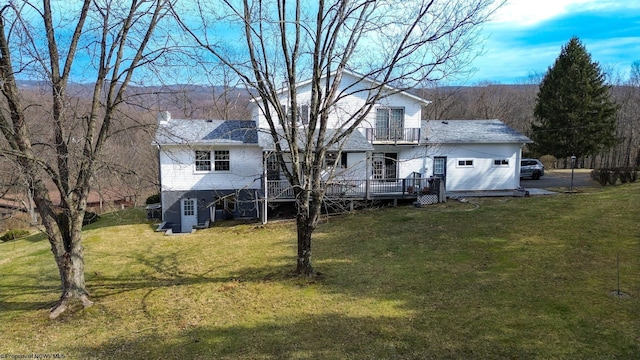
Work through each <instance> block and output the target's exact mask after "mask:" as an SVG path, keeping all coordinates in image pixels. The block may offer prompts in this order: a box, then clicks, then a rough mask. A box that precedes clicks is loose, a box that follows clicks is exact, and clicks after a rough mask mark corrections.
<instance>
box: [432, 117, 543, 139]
mask: <svg viewBox="0 0 640 360" xmlns="http://www.w3.org/2000/svg"><path fill="white" fill-rule="evenodd" d="M422 134H426V140H425V139H423V140H422V141H423V142H425V143H426V144H474V143H485V144H487V143H494V144H496V143H503V144H504V143H520V144H523V143H532V142H533V141H532V140H531V139H529V138H528V137H526V136H524V135H523V134H521V133H519V132H518V131H516V130H514V129H512V128H511V127H509V126H508V125H507V124H505V123H503V122H502V121H500V120H497V119H492V120H423V121H422Z"/></svg>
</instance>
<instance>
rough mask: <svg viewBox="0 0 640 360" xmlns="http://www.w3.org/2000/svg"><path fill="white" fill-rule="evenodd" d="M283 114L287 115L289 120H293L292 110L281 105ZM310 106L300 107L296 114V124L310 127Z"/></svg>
mask: <svg viewBox="0 0 640 360" xmlns="http://www.w3.org/2000/svg"><path fill="white" fill-rule="evenodd" d="M281 107H282V112H283V113H285V114H286V115H287V119H291V112H292V111H291V110H292V108H291V107H290V106H287V105H281ZM309 109H310V108H309V105H300V106H298V111H297V113H296V123H297V124H302V125H309V116H310V114H309Z"/></svg>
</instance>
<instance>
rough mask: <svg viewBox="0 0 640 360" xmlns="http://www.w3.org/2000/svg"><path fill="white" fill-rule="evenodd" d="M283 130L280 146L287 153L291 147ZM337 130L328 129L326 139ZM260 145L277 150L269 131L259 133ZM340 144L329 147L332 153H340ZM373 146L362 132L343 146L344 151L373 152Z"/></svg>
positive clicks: (300, 144)
mask: <svg viewBox="0 0 640 360" xmlns="http://www.w3.org/2000/svg"><path fill="white" fill-rule="evenodd" d="M281 131H282V130H281V129H280V146H281V147H282V150H284V151H287V150H288V149H289V145H288V144H287V142H286V141H285V140H284V137H283V136H282V132H281ZM336 131H338V130H337V129H327V133H326V138H331V137H332V136H333V135H334V134H335V133H336ZM258 143H259V144H260V146H261V147H262V148H263V149H264V150H269V151H273V150H275V145H274V143H273V137H272V136H271V133H270V131H269V129H260V130H259V132H258ZM298 146H299V147H300V148H304V146H303V141H302V139H300V140H299V141H298ZM338 149H339V144H334V145H332V146H331V147H329V150H330V151H338ZM372 150H373V146H372V145H371V144H370V143H369V141H367V139H366V138H365V136H364V135H363V134H362V133H361V132H360V131H357V130H356V131H354V132H352V133H351V135H349V136H348V137H347V138H346V139H345V140H344V145H343V146H342V151H372Z"/></svg>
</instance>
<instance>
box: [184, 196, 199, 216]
mask: <svg viewBox="0 0 640 360" xmlns="http://www.w3.org/2000/svg"><path fill="white" fill-rule="evenodd" d="M182 214H183V215H184V216H194V215H195V214H196V201H195V200H194V199H184V201H183V208H182Z"/></svg>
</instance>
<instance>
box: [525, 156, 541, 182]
mask: <svg viewBox="0 0 640 360" xmlns="http://www.w3.org/2000/svg"><path fill="white" fill-rule="evenodd" d="M543 175H544V165H542V163H541V162H540V160H538V159H522V160H521V161H520V178H521V179H533V180H538V179H540V177H541V176H543Z"/></svg>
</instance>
